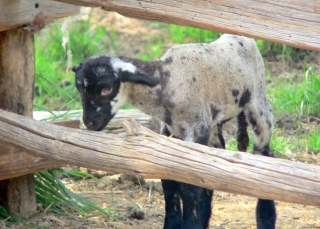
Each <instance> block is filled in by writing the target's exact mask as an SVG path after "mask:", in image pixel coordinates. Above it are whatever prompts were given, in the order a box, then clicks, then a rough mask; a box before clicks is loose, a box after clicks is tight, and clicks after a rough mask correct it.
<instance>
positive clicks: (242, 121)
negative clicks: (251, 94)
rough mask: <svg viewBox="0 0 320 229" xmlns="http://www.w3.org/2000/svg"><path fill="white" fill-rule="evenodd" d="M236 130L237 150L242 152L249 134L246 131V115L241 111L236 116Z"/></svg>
mask: <svg viewBox="0 0 320 229" xmlns="http://www.w3.org/2000/svg"><path fill="white" fill-rule="evenodd" d="M237 121H238V131H237V142H238V150H239V151H242V152H246V151H247V148H248V145H249V136H248V132H247V127H248V122H247V120H246V116H245V114H244V112H243V111H242V112H241V113H240V114H239V115H238V117H237Z"/></svg>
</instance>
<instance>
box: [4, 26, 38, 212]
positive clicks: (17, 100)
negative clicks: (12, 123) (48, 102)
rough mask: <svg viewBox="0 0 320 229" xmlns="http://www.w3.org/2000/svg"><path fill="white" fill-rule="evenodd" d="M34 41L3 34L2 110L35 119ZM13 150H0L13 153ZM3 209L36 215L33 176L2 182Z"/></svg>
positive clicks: (10, 32)
mask: <svg viewBox="0 0 320 229" xmlns="http://www.w3.org/2000/svg"><path fill="white" fill-rule="evenodd" d="M33 88H34V39H33V35H32V34H27V33H25V32H22V31H20V30H7V31H4V32H0V108H1V109H4V110H8V111H11V112H14V113H17V114H20V115H25V116H29V117H32V110H33ZM12 149H13V148H11V146H6V147H4V148H1V149H0V150H6V152H7V153H10V151H12ZM0 205H2V206H3V207H5V208H6V209H7V210H8V211H11V212H14V213H16V214H19V215H20V216H22V217H25V218H28V217H30V216H32V215H34V214H35V213H36V210H37V208H36V197H35V190H34V180H33V174H29V175H24V176H21V177H17V178H13V179H8V180H3V181H0Z"/></svg>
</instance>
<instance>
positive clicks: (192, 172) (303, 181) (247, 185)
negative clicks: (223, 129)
mask: <svg viewBox="0 0 320 229" xmlns="http://www.w3.org/2000/svg"><path fill="white" fill-rule="evenodd" d="M124 128H125V130H126V131H127V133H128V134H126V135H124V134H120V135H116V134H110V133H108V134H107V133H104V132H94V131H87V130H77V129H70V128H66V127H60V126H56V125H52V124H48V123H41V122H39V121H35V120H33V119H30V118H27V117H24V116H19V115H16V114H12V113H9V112H7V111H3V110H0V141H2V142H5V143H8V144H11V145H14V146H16V147H20V148H23V149H24V150H26V151H27V152H28V153H30V154H33V155H36V156H41V157H44V158H51V159H54V160H57V161H60V162H64V163H69V164H75V165H79V166H83V167H87V168H93V169H99V170H107V171H113V172H119V173H126V174H132V175H136V176H138V177H144V178H162V179H174V180H178V181H182V182H187V183H191V184H194V185H198V186H202V187H205V188H209V189H217V190H222V191H226V192H231V193H239V194H244V195H250V196H255V197H259V198H263V199H275V200H281V201H286V202H292V203H300V204H308V205H320V192H319V190H320V168H319V167H317V166H312V165H306V164H303V163H299V162H292V161H288V160H283V159H276V158H268V157H263V156H257V155H251V154H248V153H240V152H231V151H226V150H221V149H214V148H209V147H206V146H203V145H199V144H195V143H189V142H184V141H180V140H178V139H174V138H169V137H165V136H162V135H158V134H156V133H154V132H153V131H151V130H149V129H147V128H145V127H143V126H141V125H139V124H137V123H136V122H134V121H132V122H126V123H125V124H124Z"/></svg>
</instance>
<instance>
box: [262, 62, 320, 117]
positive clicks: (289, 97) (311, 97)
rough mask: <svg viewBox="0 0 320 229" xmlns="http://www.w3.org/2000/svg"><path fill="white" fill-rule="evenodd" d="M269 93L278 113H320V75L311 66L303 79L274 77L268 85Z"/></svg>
mask: <svg viewBox="0 0 320 229" xmlns="http://www.w3.org/2000/svg"><path fill="white" fill-rule="evenodd" d="M268 94H269V98H270V100H271V102H272V105H273V107H274V110H275V112H277V113H280V112H288V113H298V114H300V115H303V114H306V115H318V114H319V113H320V75H317V74H316V73H315V71H314V70H313V69H312V68H311V67H309V68H307V69H306V70H305V74H304V77H303V78H302V79H299V78H296V79H294V78H288V79H279V78H277V79H274V82H273V83H272V84H271V85H269V87H268Z"/></svg>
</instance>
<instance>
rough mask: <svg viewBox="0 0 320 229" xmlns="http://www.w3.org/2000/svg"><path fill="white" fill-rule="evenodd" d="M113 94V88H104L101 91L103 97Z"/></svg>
mask: <svg viewBox="0 0 320 229" xmlns="http://www.w3.org/2000/svg"><path fill="white" fill-rule="evenodd" d="M111 92H112V87H111V88H103V89H102V90H101V95H102V96H106V95H109V94H110V93H111Z"/></svg>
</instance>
